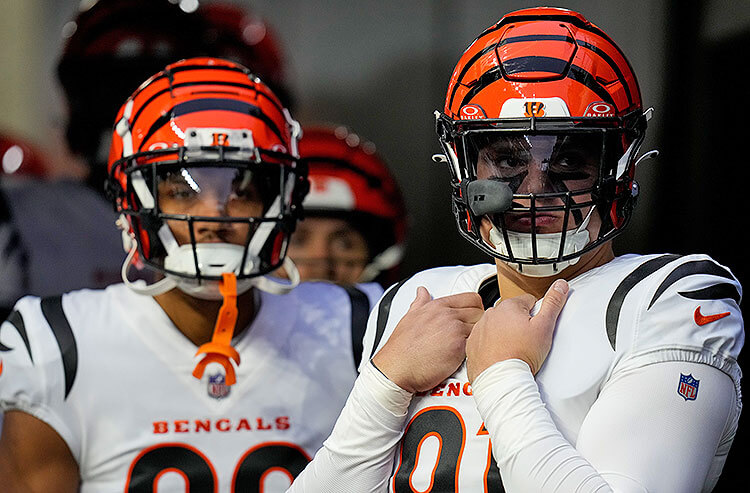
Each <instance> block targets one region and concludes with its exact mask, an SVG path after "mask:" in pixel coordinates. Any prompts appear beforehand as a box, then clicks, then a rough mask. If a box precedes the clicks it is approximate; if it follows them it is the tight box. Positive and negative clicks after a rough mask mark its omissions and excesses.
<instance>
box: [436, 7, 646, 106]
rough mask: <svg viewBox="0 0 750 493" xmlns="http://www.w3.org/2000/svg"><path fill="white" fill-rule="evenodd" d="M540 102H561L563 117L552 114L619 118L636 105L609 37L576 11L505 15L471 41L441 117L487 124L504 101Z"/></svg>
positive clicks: (628, 73) (630, 80) (633, 86)
mask: <svg viewBox="0 0 750 493" xmlns="http://www.w3.org/2000/svg"><path fill="white" fill-rule="evenodd" d="M545 98H562V99H563V100H564V102H565V104H566V106H567V111H568V112H569V114H568V115H555V116H571V117H576V116H579V117H583V116H624V115H626V114H628V113H630V112H632V111H634V110H637V109H640V108H641V106H642V103H641V94H640V90H639V88H638V83H637V81H636V78H635V75H634V73H633V70H632V68H631V67H630V64H629V63H628V61H627V59H626V58H625V56H624V55H623V53H622V51H621V50H620V49H619V48H618V47H617V45H616V44H615V43H614V42H613V41H612V40H611V39H610V37H609V36H607V35H606V34H605V33H604V32H603V31H602V30H601V29H599V28H598V27H597V26H596V25H594V24H592V23H591V22H589V21H587V20H586V19H585V18H584V17H583V16H582V15H581V14H579V13H577V12H573V11H570V10H565V9H557V8H546V7H545V8H532V9H524V10H519V11H516V12H513V13H510V14H508V15H506V16H505V17H503V18H502V19H500V21H499V22H498V23H497V24H495V25H493V26H491V27H489V28H488V29H486V30H485V31H484V32H483V33H482V34H480V35H479V37H478V38H477V39H476V40H475V41H474V42H473V43H472V44H471V46H469V48H468V49H467V50H466V51H465V52H464V53H463V55H462V56H461V59H460V60H459V62H458V64H457V65H456V68H455V70H454V71H453V75H452V76H451V80H450V83H449V86H448V93H447V98H446V102H445V114H446V115H448V116H449V117H450V118H452V119H454V120H465V119H475V118H490V119H492V118H498V117H501V110H502V108H503V105H504V104H505V103H506V101H507V100H508V99H522V100H539V99H545ZM468 105H471V106H469V108H468V109H467V110H463V112H462V109H463V108H465V107H467V106H468ZM480 110H481V111H480ZM530 110H531V111H532V112H533V111H535V110H534V108H530ZM542 111H543V110H542ZM514 116H530V115H528V114H526V115H523V114H521V115H514ZM536 116H542V115H536Z"/></svg>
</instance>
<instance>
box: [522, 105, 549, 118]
mask: <svg viewBox="0 0 750 493" xmlns="http://www.w3.org/2000/svg"><path fill="white" fill-rule="evenodd" d="M523 107H524V116H527V117H529V118H531V117H532V116H533V117H537V118H538V117H540V116H544V115H545V114H546V113H545V111H544V103H542V102H541V101H526V102H525V103H524V105H523Z"/></svg>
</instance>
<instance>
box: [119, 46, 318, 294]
mask: <svg viewBox="0 0 750 493" xmlns="http://www.w3.org/2000/svg"><path fill="white" fill-rule="evenodd" d="M300 131H301V130H300V127H299V124H298V123H297V122H296V121H295V120H293V119H292V117H291V116H290V114H289V112H288V111H287V110H286V109H285V108H284V107H283V106H282V105H281V103H280V102H279V100H278V98H277V97H276V96H275V95H274V94H273V93H272V92H271V90H270V89H269V88H268V87H267V86H266V85H265V84H263V83H262V82H261V81H260V79H258V78H257V77H255V76H254V75H253V74H252V73H251V72H250V71H249V70H248V69H247V68H245V67H243V66H241V65H238V64H236V63H233V62H229V61H226V60H221V59H214V58H193V59H188V60H182V61H180V62H177V63H173V64H171V65H168V66H167V67H166V68H165V69H164V70H163V71H162V72H160V73H158V74H156V75H154V76H153V77H151V78H150V79H149V80H147V81H146V82H144V83H143V84H142V85H141V86H140V88H138V90H137V91H135V92H134V93H133V95H132V96H131V97H130V98H129V99H128V100H127V101H126V103H125V104H124V105H123V106H122V108H121V109H120V111H119V113H118V115H117V120H116V123H115V131H114V135H113V139H112V146H111V150H110V157H109V165H108V170H109V181H108V188H109V193H110V195H111V197H112V199H113V201H114V204H115V207H116V209H117V210H118V211H119V212H121V213H122V216H121V219H120V226H121V227H122V228H123V229H124V230H125V232H126V236H127V238H126V243H127V247H128V248H129V249H130V250H131V252H133V253H135V252H136V249H137V254H138V256H139V257H140V259H141V260H142V261H143V262H144V263H145V264H147V265H148V266H150V267H151V268H153V269H156V270H157V271H159V272H162V273H163V274H165V275H166V279H165V280H166V281H167V285H171V286H174V285H177V286H178V287H180V288H181V289H182V290H183V291H185V292H187V293H189V294H191V295H194V296H197V297H205V298H220V296H219V293H218V290H217V281H220V280H221V276H222V274H223V273H228V272H229V273H234V274H235V275H236V277H237V279H238V290H239V292H242V291H244V290H247V289H249V287H250V286H252V285H258V286H259V287H261V288H264V289H265V288H267V287H268V286H266V285H265V284H262V283H263V281H262V280H263V279H266V281H268V279H267V278H261V277H260V276H263V275H264V274H266V273H269V272H271V271H273V270H275V269H276V268H278V267H279V266H281V265H282V262H284V259H285V253H286V247H287V243H288V240H289V236H290V234H291V233H292V231H293V230H294V228H295V225H296V220H297V217H298V214H299V211H300V207H301V202H302V198H303V197H304V195H305V193H306V192H307V179H306V173H305V170H304V168H303V167H301V166H299V165H298V163H297V156H298V153H297V140H298V138H299V135H300ZM207 203H208V204H209V206H206V205H205V204H207ZM284 266H285V268H287V271H289V268H288V267H290V266H289V265H288V263H284ZM127 267H128V263H127V262H126V265H125V266H124V269H123V271H124V272H123V278H124V280H125V281H126V282H128V281H127V279H126V278H127ZM291 269H292V270H293V271H295V269H293V265H292V266H291ZM290 277H291V278H292V279H294V277H293V276H290ZM269 282H270V281H269ZM259 283H261V284H259ZM157 284H158V283H157ZM155 289H157V290H161V289H165V288H162V287H159V288H155Z"/></svg>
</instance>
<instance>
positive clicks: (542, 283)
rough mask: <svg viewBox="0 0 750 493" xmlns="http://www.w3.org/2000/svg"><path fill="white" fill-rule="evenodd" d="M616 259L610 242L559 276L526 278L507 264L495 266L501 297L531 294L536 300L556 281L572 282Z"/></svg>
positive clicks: (585, 256) (585, 255) (497, 262)
mask: <svg viewBox="0 0 750 493" xmlns="http://www.w3.org/2000/svg"><path fill="white" fill-rule="evenodd" d="M614 258H615V254H614V252H613V250H612V244H611V242H608V243H605V244H604V245H602V246H600V247H599V248H596V249H594V250H592V251H590V252H587V253H585V254H583V255H582V256H581V260H579V261H578V262H577V263H576V264H575V265H571V266H569V267H568V268H566V269H564V270H563V271H561V272H560V273H559V274H557V275H555V276H550V277H529V276H524V275H523V274H521V273H519V272H518V271H516V270H515V269H513V268H511V267H510V266H509V265H507V264H506V263H505V262H502V261H500V260H496V261H495V264H496V265H497V279H498V284H499V286H500V297H501V298H505V299H507V298H513V297H515V296H519V295H521V294H524V293H529V294H532V295H534V296H535V297H536V298H541V297H543V296H544V293H546V292H547V289H549V287H550V286H551V285H552V283H553V282H554V281H555V280H556V279H566V280H571V279H573V278H575V277H578V276H579V275H581V274H583V273H584V272H588V271H589V270H591V269H593V268H595V267H599V266H600V265H604V264H606V263H607V262H609V261H610V260H612V259H614Z"/></svg>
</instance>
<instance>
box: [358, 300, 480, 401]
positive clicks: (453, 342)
mask: <svg viewBox="0 0 750 493" xmlns="http://www.w3.org/2000/svg"><path fill="white" fill-rule="evenodd" d="M483 313H484V307H483V306H482V298H481V297H480V296H479V294H477V293H460V294H454V295H451V296H445V297H443V298H437V299H434V300H433V299H432V297H431V296H430V293H429V292H428V291H427V289H426V288H424V287H422V286H420V287H419V288H417V296H416V298H415V299H414V301H413V302H412V304H411V306H410V307H409V310H408V311H407V312H406V315H404V317H403V318H402V319H401V321H400V322H399V323H398V325H396V328H395V329H394V330H393V334H391V337H390V338H389V339H388V342H386V343H385V345H384V346H383V347H382V348H381V350H380V351H378V353H377V354H376V355H375V357H374V358H373V359H372V362H373V364H374V365H375V366H376V367H377V368H378V369H379V370H380V371H381V372H383V373H384V374H385V376H387V377H388V379H389V380H391V381H392V382H393V383H395V384H396V385H398V386H399V387H401V388H402V389H404V390H407V391H409V392H412V393H414V392H421V391H424V390H429V389H431V388H433V387H435V386H436V385H438V384H439V383H440V382H442V381H443V380H445V379H446V378H448V377H449V376H450V375H452V374H453V373H454V372H455V371H456V370H457V369H458V367H459V366H461V364H462V363H463V361H464V358H465V357H466V338H467V337H468V336H469V334H470V333H471V329H472V327H474V324H475V323H476V322H477V321H478V320H479V319H480V318H481V317H482V314H483Z"/></svg>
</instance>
